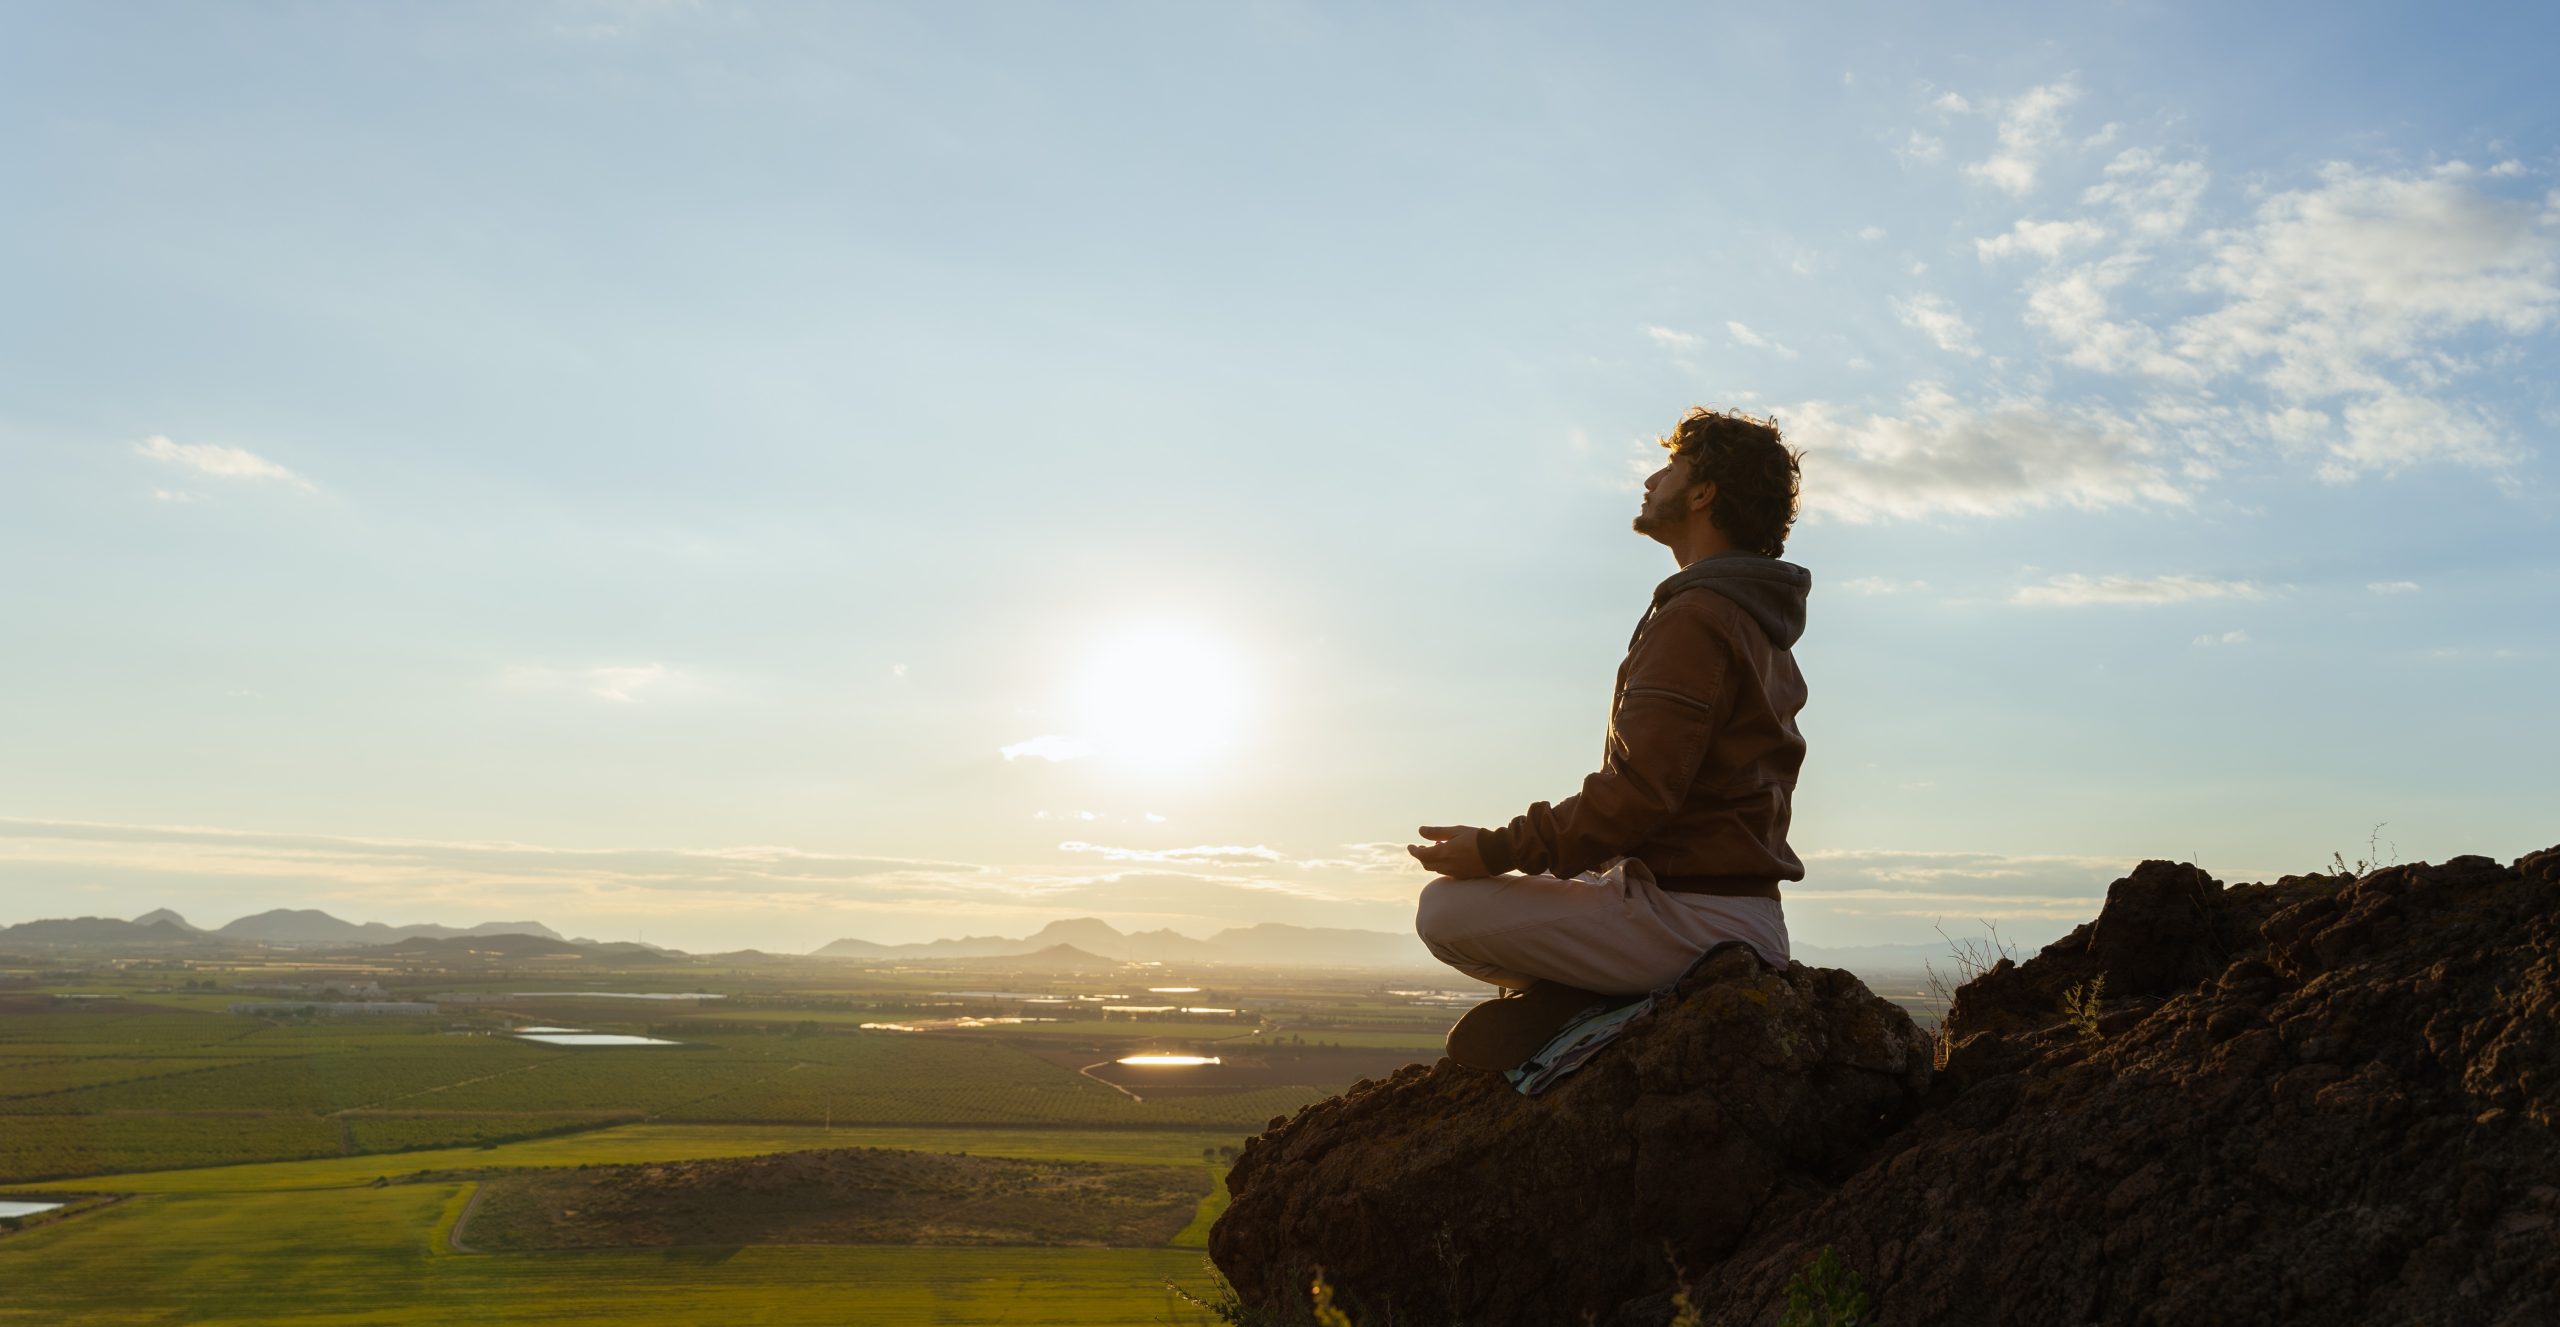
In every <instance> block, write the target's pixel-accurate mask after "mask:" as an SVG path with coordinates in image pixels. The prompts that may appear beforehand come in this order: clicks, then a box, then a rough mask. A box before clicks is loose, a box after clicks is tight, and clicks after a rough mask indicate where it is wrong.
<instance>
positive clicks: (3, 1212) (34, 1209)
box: [0, 1202, 62, 1217]
mask: <svg viewBox="0 0 2560 1327" xmlns="http://www.w3.org/2000/svg"><path fill="white" fill-rule="evenodd" d="M60 1206H62V1204H60V1203H18V1202H0V1217H13V1216H34V1215H35V1214H36V1213H38V1212H50V1211H52V1210H53V1209H55V1208H57V1207H60Z"/></svg>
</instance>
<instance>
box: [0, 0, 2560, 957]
mask: <svg viewBox="0 0 2560 1327" xmlns="http://www.w3.org/2000/svg"><path fill="white" fill-rule="evenodd" d="M1927 8H1928V12H1927V13H1926V14H1922V13H1920V12H1918V11H1917V10H1916V9H1915V8H1914V7H1911V6H1905V5H1890V4H1877V5H1863V6H1861V5H1844V6H1836V7H1819V8H1815V7H1804V6H1793V7H1790V6H1755V7H1750V8H1748V9H1744V8H1742V7H1733V6H1715V7H1709V6H1700V5H1689V6H1640V5H1625V6H1609V7H1605V8H1595V7H1566V6H1551V7H1512V6H1497V5H1472V4H1470V5H1395V6H1373V5H1296V4H1233V5H1216V6H1201V5H1173V4H1138V5H1114V4H1096V5H1077V6H1052V5H1031V4H1026V5H954V4H918V5H905V6H901V5H864V6H852V5H830V4H809V5H784V4H730V3H715V2H712V0H704V2H703V3H679V2H677V0H621V2H612V3H608V2H605V0H550V2H544V0H528V2H527V3H489V4H472V3H453V4H438V5H414V6H344V5H321V4H285V3H275V4H255V5H230V6H202V5H185V4H174V3H171V4H131V5H117V6H95V5H81V4H72V3H31V2H29V0H13V2H11V3H8V4H6V5H0V114H5V116H6V121H7V123H8V124H9V125H10V126H11V130H10V132H9V133H8V134H7V135H5V136H0V922H7V921H17V920H24V919H27V918H32V917H39V916H63V915H87V914H97V915H108V916H132V915H134V914H136V913H139V912H142V911H144V910H146V909H149V908H154V907H163V906H165V907H172V908H175V909H177V910H178V911H180V912H182V913H184V914H185V915H187V916H188V917H189V918H190V919H192V920H194V921H196V922H197V923H198V924H203V925H213V924H219V923H221V922H223V921H226V920H229V919H230V918H232V917H235V916H239V915H244V914H246V913H250V912H255V911H260V910H263V909H266V908H271V907H323V908H326V909H328V910H329V911H331V912H334V913H336V914H338V915H340V916H342V917H347V918H350V919H353V920H381V921H390V922H413V921H441V922H446V923H449V924H469V923H473V922H479V921H484V920H500V919H505V920H515V919H526V918H530V919H536V920H541V921H545V922H547V923H549V924H551V925H553V926H556V927H559V928H560V929H562V930H564V931H567V932H570V933H574V934H585V935H591V936H595V937H598V938H610V939H630V938H645V939H648V940H650V941H652V942H656V943H664V944H672V945H677V946H681V947H685V948H691V949H724V948H731V947H737V946H748V945H752V946H757V947H762V948H767V949H774V950H790V951H800V950H806V949H809V948H813V947H815V946H817V945H819V944H822V943H824V942H826V941H829V940H832V939H835V938H838V937H841V936H856V937H862V938H867V939H872V940H878V941H908V940H921V939H929V938H934V937H938V936H945V935H958V934H1008V935H1019V934H1024V933H1027V932H1029V931H1031V930H1034V929H1036V928H1037V927H1038V926H1039V925H1041V924H1043V923H1045V922H1047V921H1050V920H1053V919H1057V918H1061V917H1071V916H1098V917H1102V918H1104V919H1106V920H1109V921H1111V922H1113V923H1114V924H1117V925H1121V926H1123V927H1124V928H1131V929H1137V928H1149V927H1158V926H1169V927H1172V928H1174V929H1177V930H1181V931H1185V932H1187V933H1191V934H1195V935H1202V934H1208V933H1211V932H1214V931H1216V930H1218V929H1221V928H1223V927H1228V926H1236V925H1247V924H1251V923H1255V922H1263V921H1276V922H1288V923H1293V924H1298V925H1317V926H1351V927H1361V928H1367V929H1376V930H1397V929H1402V928H1404V927H1406V926H1408V925H1409V924H1410V918H1411V908H1412V899H1413V896H1414V894H1415V892H1416V891H1417V890H1418V888H1419V886H1420V885H1421V884H1422V883H1423V882H1424V877H1423V875H1422V874H1421V873H1420V872H1419V871H1418V869H1417V868H1416V867H1415V866H1414V865H1413V863H1412V862H1411V861H1410V859H1409V858H1407V857H1406V856H1405V855H1404V853H1403V847H1402V845H1404V844H1405V843H1408V842H1411V841H1413V839H1414V830H1415V827H1416V826H1418V825H1422V824H1451V823H1456V824H1496V823H1501V822H1503V821H1506V820H1508V819H1509V818H1510V817H1512V816H1514V815H1517V814H1519V813H1520V812H1522V811H1523V810H1525V809H1526V808H1527V806H1528V805H1529V804H1530V803H1531V802H1533V801H1538V800H1556V799H1560V798H1562V797H1564V796H1566V795H1568V794H1570V793H1571V792H1573V791H1574V790H1575V789H1576V788H1577V787H1578V786H1579V784H1580V781H1581V779H1582V777H1583V776H1584V775H1585V774H1587V773H1589V772H1590V771H1591V770H1592V769H1593V768H1594V767H1595V765H1596V763H1597V761H1598V758H1599V752H1600V745H1601V738H1602V733H1603V730H1604V725H1605V722H1606V717H1607V706H1608V699H1609V687H1610V682H1611V676H1612V673H1613V671H1614V669H1615V667H1616V665H1617V662H1618V660H1619V659H1620V658H1621V656H1622V654H1623V652H1624V649H1625V645H1626V639H1627V634H1628V632H1629V630H1630V629H1631V628H1632V627H1633V625H1634V623H1635V621H1636V619H1637V617H1638V616H1639V615H1640V614H1641V613H1642V611H1643V608H1644V605H1645V603H1646V600H1647V596H1648V594H1649V592H1650V590H1651V587H1652V586H1653V585H1654V583H1655V582H1656V581H1658V580H1659V579H1660V578H1661V577H1663V576H1665V575H1668V574H1669V573H1670V572H1671V571H1672V570H1674V565H1673V563H1672V561H1671V559H1670V556H1669V555H1668V553H1667V552H1666V551H1665V550H1664V549H1663V548H1661V547H1660V546H1658V545H1655V544H1652V543H1650V542H1648V541H1646V540H1645V539H1643V538H1642V537H1640V536H1637V535H1634V534H1632V533H1630V532H1629V530H1628V528H1627V523H1628V521H1629V520H1630V519H1631V518H1632V517H1633V515H1634V514H1635V511H1636V507H1637V502H1638V499H1639V497H1640V490H1639V485H1640V484H1641V481H1642V478H1643V476H1644V475H1645V474H1646V473H1647V472H1649V471H1650V470H1651V469H1653V468H1654V467H1655V466H1656V465H1658V464H1659V457H1660V455H1661V453H1660V449H1659V448H1658V446H1657V445H1656V443H1655V439H1656V438H1658V437H1659V436H1660V435H1661V434H1663V433H1664V432H1666V431H1668V429H1669V428H1670V427H1671V426H1672V424H1673V423H1674V422H1675V421H1676V420H1677V419H1678V417H1679V416H1680V414H1681V413H1682V412H1683V411H1684V410H1686V409H1687V408H1688V407H1690V406H1692V405H1709V406H1715V407H1719V408H1727V409H1739V410H1746V411H1750V412H1753V413H1755V414H1759V415H1764V416H1769V417H1773V418H1774V419H1775V420H1776V421H1777V422H1778V424H1779V426H1780V427H1781V428H1782V430H1783V431H1784V432H1785V435H1786V437H1787V439H1788V441H1789V442H1790V444H1791V445H1794V446H1797V447H1800V448H1802V449H1804V452H1805V460H1804V485H1805V499H1804V500H1805V515H1804V518H1803V520H1802V522H1801V523H1800V524H1799V526H1798V527H1797V529H1796V531H1795V533H1794V535H1793V537H1792V539H1791V540H1790V542H1789V544H1788V547H1787V556H1788V558H1789V559H1790V560H1791V561H1795V562H1798V563H1800V564H1802V565H1804V566H1806V567H1808V568H1810V569H1811V571H1812V573H1813V576H1814V587H1815V588H1814V592H1813V597H1812V601H1811V606H1810V626H1809V628H1808V631H1807V634H1806V636H1805V638H1804V640H1803V641H1802V642H1801V643H1800V644H1799V645H1798V646H1797V647H1796V655H1797V659H1798V662H1799V664H1800V666H1801V667H1802V669H1803V671H1804V673H1805V675H1806V678H1807V682H1808V686H1809V688H1810V693H1811V701H1810V704H1809V705H1808V707H1807V708H1806V710H1805V712H1804V713H1803V715H1802V716H1801V725H1802V728H1803V731H1804V733H1805V736H1806V739H1807V741H1808V743H1809V748H1810V749H1809V755H1808V759H1807V763H1806V766H1805V772H1804V778H1803V782H1802V784H1801V785H1800V787H1799V789H1798V793H1797V798H1796V820H1795V824H1794V829H1793V834H1792V842H1793V844H1794V846H1795V847H1796V849H1797V850H1798V851H1799V852H1800V854H1801V855H1802V856H1803V857H1804V859H1805V862H1806V867H1807V878H1806V879H1805V880H1804V881H1803V882H1802V883H1800V884H1794V885H1790V886H1788V887H1787V889H1786V900H1787V902H1786V906H1787V914H1788V920H1789V925H1790V928H1791V930H1792V933H1793V935H1794V938H1795V939H1796V940H1797V941H1798V942H1799V943H1801V944H1808V945H1818V946H1842V945H1856V944H1880V943H1907V942H1934V941H1936V940H1937V938H1938V936H1939V934H1940V933H1941V932H1942V931H1943V932H1944V933H1947V934H1952V935H1956V936H1965V935H1973V934H1979V933H1981V931H1982V928H1983V927H1985V926H1996V927H1997V928H1998V930H1999V932H2000V934H2001V935H2002V936H2004V937H2009V938H2012V939H2014V940H2017V941H2019V942H2021V943H2025V944H2030V945H2033V944H2041V943H2043V942H2045V941H2047V940H2050V939H2052V938H2054V937H2056V936H2059V935H2060V934H2062V933H2063V932H2065V931H2067V930H2068V929H2070V928H2071V927H2072V926H2074V925H2076V924H2078V923H2079V922H2081V921H2084V920H2086V919H2088V918H2090V917H2092V916H2094V915H2095V913H2096V911H2097V908H2098V905H2099V903H2100V902H2101V901H2102V900H2103V897H2104V894H2105V889H2106V886H2107V883H2108V882H2109V881H2111V880H2113V879H2115V878H2117V877H2119V876H2121V875H2124V874H2125V873H2126V872H2128V871H2129V870H2130V869H2131V868H2132V866H2133V865H2134V864H2135V863H2137V862H2139V861H2141V860H2144V859H2146V858H2171V859H2176V860H2183V861H2194V862H2196V863H2197V864H2199V865H2201V866H2203V867H2204V868H2205V869H2207V870H2208V871H2211V872H2212V873H2214V874H2215V875H2216V876H2218V877H2220V878H2222V879H2224V880H2226V881H2234V882H2236V881H2242V880H2260V879H2273V878H2275V877H2276V876H2278V875H2281V874H2286V873H2292V872H2301V871H2309V870H2312V869H2315V868H2319V867H2322V866H2325V865H2327V864H2328V863H2330V861H2331V859H2332V854H2333V853H2335V854H2339V855H2341V856H2343V858H2344V859H2345V860H2346V861H2348V862H2350V863H2353V862H2356V861H2358V860H2373V861H2398V860H2439V861H2440V860H2443V859H2445V858H2448V857H2451V856H2454V855H2457V854H2462V853H2480V854H2485V855H2489V856H2493V857H2497V858H2500V859H2502V860H2505V859H2512V858H2513V857H2515V856H2518V855H2520V854H2522V853H2525V852H2528V851H2532V850H2535V849H2538V848H2542V847H2546V846H2550V845H2551V844H2552V843H2554V842H2555V841H2560V815H2555V814H2554V813H2553V812H2552V808H2553V807H2554V806H2560V765H2555V764H2554V762H2552V761H2551V760H2550V759H2549V754H2548V752H2549V747H2550V738H2551V735H2552V733H2553V731H2554V726H2555V720H2560V700H2555V699H2554V695H2555V689H2554V688H2553V687H2552V685H2551V680H2552V678H2553V676H2554V673H2553V667H2554V662H2555V659H2560V627H2555V625H2554V624H2555V623H2560V519H2555V518H2560V488H2555V480H2560V474H2556V473H2555V469H2554V465H2553V461H2552V454H2553V444H2554V439H2555V437H2560V389H2556V388H2555V387H2554V385H2553V383H2554V375H2553V373H2552V371H2551V370H2552V368H2553V364H2554V357H2555V354H2554V352H2555V323H2560V90H2555V85H2554V84H2553V83H2552V81H2551V80H2550V78H2549V77H2548V68H2547V59H2546V56H2547V53H2548V52H2549V51H2550V50H2552V49H2554V47H2555V45H2560V11H2553V10H2552V9H2550V8H2549V7H2548V6H2514V7H2507V8H2504V9H2500V8H2498V7H2494V6H2491V7H2481V8H2477V9H2467V10H2465V11H2464V17H2463V19H2462V20H2461V21H2460V22H2459V23H2455V22H2453V21H2451V20H2449V19H2447V18H2446V17H2444V16H2442V15H2440V14H2435V13H2432V12H2429V11H2425V10H2423V9H2421V8H2419V7H2415V6H2385V5H2374V4H2354V3H2349V4H2334V3H2332V4H2323V5H2318V6H2313V5H2306V4H2268V5H2207V4H2197V5H2161V4H2145V3H2123V4H2114V5H2107V6H2069V7H2062V8H2060V9H2056V8H2054V7H2049V6H2032V7H2028V6H2019V7H1990V6H1976V7H1964V6H1930V7H1927Z"/></svg>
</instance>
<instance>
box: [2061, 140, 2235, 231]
mask: <svg viewBox="0 0 2560 1327" xmlns="http://www.w3.org/2000/svg"><path fill="white" fill-rule="evenodd" d="M2209 179H2210V176H2208V175H2207V174H2206V172H2205V168H2204V163H2203V162H2200V161H2167V160H2164V159H2163V158H2162V157H2161V156H2160V154H2159V153H2158V152H2155V151H2153V150H2152V149H2149V148H2128V149H2126V150H2125V151H2123V152H2119V153H2117V154H2116V159H2115V160H2113V161H2110V162H2108V163H2107V169H2106V178H2105V179H2104V180H2103V181H2101V182H2099V183H2097V184H2093V185H2090V186H2089V187H2088V188H2086V189H2083V190H2081V191H2080V201H2081V202H2082V203H2084V204H2087V205H2088V206H2091V207H2107V208H2112V209H2113V210H2114V211H2115V212H2116V213H2117V215H2118V216H2120V217H2121V218H2123V220H2124V222H2125V224H2126V225H2127V226H2128V227H2130V228H2131V229H2132V231H2133V233H2134V235H2135V236H2137V237H2139V238H2144V239H2165V238H2167V237H2168V236H2171V235H2175V234H2177V233H2178V232H2180V231H2182V230H2185V229H2186V228H2187V222H2188V221H2189V220H2190V219H2192V218H2193V217H2194V216H2195V213H2196V205H2197V204H2198V203H2199V202H2201V201H2202V200H2203V198H2204V190H2205V185H2206V183H2207V181H2208V180H2209Z"/></svg>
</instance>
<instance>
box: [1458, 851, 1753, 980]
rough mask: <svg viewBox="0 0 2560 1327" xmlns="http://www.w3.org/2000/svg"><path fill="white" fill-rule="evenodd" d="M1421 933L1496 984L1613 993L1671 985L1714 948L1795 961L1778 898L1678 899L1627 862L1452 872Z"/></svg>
mask: <svg viewBox="0 0 2560 1327" xmlns="http://www.w3.org/2000/svg"><path fill="white" fill-rule="evenodd" d="M1413 929H1414V930H1415V932H1416V933H1418V934H1420V935H1421V937H1422V943H1424V944H1425V945H1428V946H1430V948H1431V952H1432V954H1433V956H1434V957H1437V958H1438V959H1439V960H1440V961H1441V962H1443V963H1446V964H1448V965H1449V966H1451V967H1453V968H1456V969H1457V970H1458V971H1460V972H1463V973H1465V974H1467V975H1468V976H1470V977H1474V978H1476V979H1478V980H1480V981H1488V982H1491V983H1493V984H1494V985H1496V986H1510V987H1522V986H1526V985H1528V984H1529V983H1531V982H1533V981H1537V980H1540V979H1546V980H1550V981H1560V982H1563V983H1565V984H1566V985H1568V986H1579V987H1581V988H1583V989H1584V990H1587V991H1598V992H1600V993H1601V994H1603V995H1636V994H1640V993H1642V992H1645V991H1650V990H1653V989H1654V988H1656V987H1659V986H1664V985H1667V984H1669V983H1670V982H1671V981H1672V980H1673V979H1675V978H1677V977H1678V976H1679V975H1680V974H1681V972H1682V971H1684V970H1686V969H1687V968H1688V966H1689V963H1690V961H1691V960H1693V959H1695V958H1697V956H1698V955H1700V954H1702V953H1704V952H1706V949H1707V947H1708V946H1709V945H1713V944H1715V943H1717V942H1719V941H1723V940H1742V941H1746V942H1748V943H1749V944H1750V946H1751V947H1752V948H1753V949H1754V950H1756V951H1758V952H1759V954H1760V957H1762V958H1763V959H1766V960H1768V961H1769V962H1771V963H1777V964H1783V963H1785V962H1786V961H1787V918H1786V914H1785V913H1784V912H1783V911H1782V910H1780V908H1779V906H1778V900H1776V899H1773V898H1729V897H1726V896H1724V895H1721V894H1674V893H1671V892H1670V891H1668V890H1665V889H1663V888H1662V887H1661V886H1659V885H1656V884H1655V883H1654V882H1653V872H1652V871H1651V870H1650V869H1648V868H1647V867H1646V866H1645V864H1644V863H1643V862H1640V861H1638V860H1636V859H1635V858H1632V857H1621V858H1619V859H1618V860H1616V861H1614V862H1611V863H1609V864H1608V865H1607V866H1606V867H1603V868H1601V869H1600V870H1596V871H1585V872H1583V873H1582V874H1581V875H1578V876H1575V877H1574V878H1573V879H1571V880H1559V879H1557V878H1555V877H1554V876H1551V875H1500V876H1494V877H1491V878H1489V879H1480V880H1459V879H1454V878H1451V877H1448V876H1442V877H1441V878H1439V879H1437V880H1434V881H1432V882H1431V883H1430V884H1427V885H1424V886H1423V887H1422V903H1421V906H1420V907H1419V908H1417V909H1416V910H1415V913H1414V919H1413Z"/></svg>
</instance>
